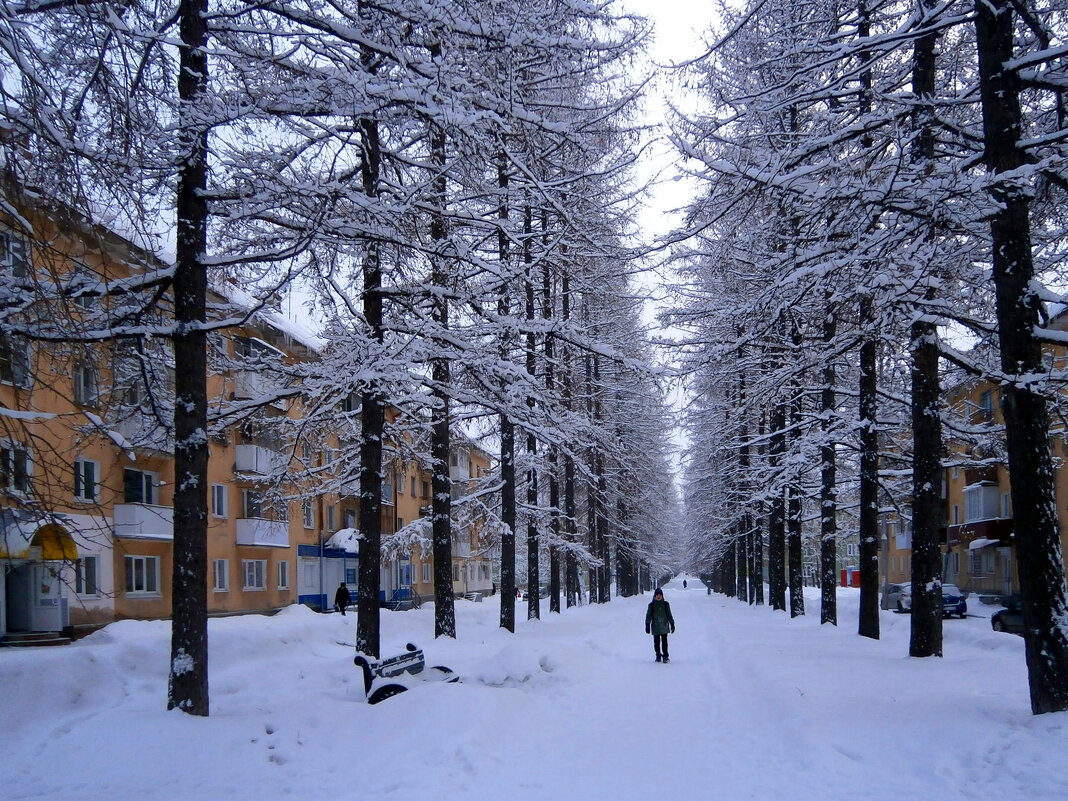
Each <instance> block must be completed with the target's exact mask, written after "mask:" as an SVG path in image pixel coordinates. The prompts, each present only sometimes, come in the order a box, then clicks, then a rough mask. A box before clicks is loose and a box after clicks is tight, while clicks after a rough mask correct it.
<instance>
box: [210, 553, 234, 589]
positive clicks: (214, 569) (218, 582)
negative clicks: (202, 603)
mask: <svg viewBox="0 0 1068 801" xmlns="http://www.w3.org/2000/svg"><path fill="white" fill-rule="evenodd" d="M211 588H212V589H213V590H215V592H228V591H229V589H230V563H229V562H228V561H226V560H225V559H212V560H211Z"/></svg>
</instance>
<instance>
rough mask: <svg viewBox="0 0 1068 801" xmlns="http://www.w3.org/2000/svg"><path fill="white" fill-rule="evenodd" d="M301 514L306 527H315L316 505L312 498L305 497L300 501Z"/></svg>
mask: <svg viewBox="0 0 1068 801" xmlns="http://www.w3.org/2000/svg"><path fill="white" fill-rule="evenodd" d="M300 516H301V518H302V520H303V523H304V528H315V505H314V504H313V503H312V500H311V498H305V499H304V500H303V501H301V502H300Z"/></svg>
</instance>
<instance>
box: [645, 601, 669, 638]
mask: <svg viewBox="0 0 1068 801" xmlns="http://www.w3.org/2000/svg"><path fill="white" fill-rule="evenodd" d="M645 631H646V633H647V634H672V633H674V631H675V618H673V617H672V616H671V604H669V603H668V602H667V601H663V600H661V601H657V600H653V601H651V602H650V603H649V611H647V612H646V613H645Z"/></svg>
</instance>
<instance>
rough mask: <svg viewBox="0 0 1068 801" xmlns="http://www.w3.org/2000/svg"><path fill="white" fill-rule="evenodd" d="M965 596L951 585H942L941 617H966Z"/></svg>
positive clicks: (966, 603)
mask: <svg viewBox="0 0 1068 801" xmlns="http://www.w3.org/2000/svg"><path fill="white" fill-rule="evenodd" d="M965 597H966V596H965V595H964V593H963V592H961V591H960V590H959V589H958V588H957V587H956V586H955V585H953V584H943V585H942V616H943V617H953V615H960V616H961V617H962V618H965V617H968V602H967V601H965V600H964V599H965Z"/></svg>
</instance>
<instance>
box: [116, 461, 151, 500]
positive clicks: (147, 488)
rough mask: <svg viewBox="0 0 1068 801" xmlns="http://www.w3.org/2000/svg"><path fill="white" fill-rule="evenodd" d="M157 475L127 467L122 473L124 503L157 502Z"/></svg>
mask: <svg viewBox="0 0 1068 801" xmlns="http://www.w3.org/2000/svg"><path fill="white" fill-rule="evenodd" d="M157 483H158V482H157V480H156V474H155V473H146V472H145V471H143V470H134V469H132V468H129V467H127V468H126V469H125V470H123V472H122V500H123V503H147V504H154V503H155V502H156V484H157Z"/></svg>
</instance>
